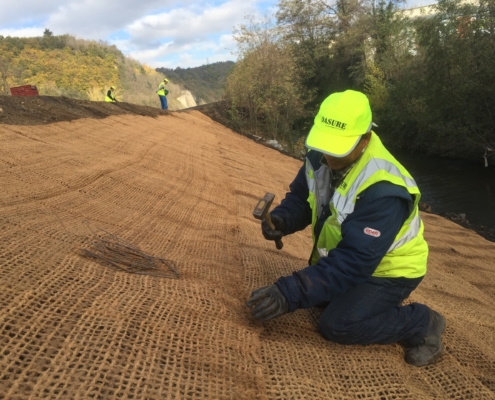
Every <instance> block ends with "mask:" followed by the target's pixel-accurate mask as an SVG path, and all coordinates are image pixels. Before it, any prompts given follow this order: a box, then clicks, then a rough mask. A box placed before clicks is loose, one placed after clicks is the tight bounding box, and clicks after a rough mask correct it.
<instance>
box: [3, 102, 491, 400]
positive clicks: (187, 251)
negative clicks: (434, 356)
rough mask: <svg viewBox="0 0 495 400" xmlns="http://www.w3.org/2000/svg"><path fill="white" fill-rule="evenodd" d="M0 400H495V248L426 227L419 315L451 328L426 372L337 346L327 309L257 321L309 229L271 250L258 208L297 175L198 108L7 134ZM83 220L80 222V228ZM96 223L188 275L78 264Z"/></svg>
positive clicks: (295, 264) (436, 223)
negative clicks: (249, 302)
mask: <svg viewBox="0 0 495 400" xmlns="http://www.w3.org/2000/svg"><path fill="white" fill-rule="evenodd" d="M0 141H1V153H0V182H1V184H2V191H1V192H0V341H1V348H0V370H1V371H2V372H1V379H0V394H1V395H0V397H2V398H6V399H44V398H46V399H54V398H60V399H68V398H79V399H89V398H102V399H113V398H123V399H131V398H134V399H205V398H210V399H284V400H285V399H333V398H335V399H357V398H362V399H363V398H369V399H444V398H445V399H447V398H449V399H469V398H471V399H493V398H495V378H494V377H495V267H494V265H493V264H494V263H493V255H494V254H495V243H492V242H488V241H486V240H484V239H483V238H481V237H480V236H478V235H476V234H475V233H474V232H472V231H469V230H466V229H464V228H462V227H460V226H458V225H456V224H454V223H452V222H450V221H447V220H445V219H442V218H441V217H438V216H435V215H429V214H424V215H423V217H424V220H425V225H426V238H427V240H428V242H429V244H430V248H431V255H430V262H429V272H428V274H427V277H426V278H425V280H424V281H423V282H422V284H421V286H420V288H419V289H418V290H417V291H415V292H414V293H413V295H412V297H411V298H410V299H409V300H408V301H420V302H424V303H426V304H428V305H430V306H431V307H433V308H434V309H436V310H438V311H440V312H441V313H442V314H443V315H445V317H446V318H447V331H446V334H445V344H446V352H445V355H444V357H443V359H442V360H441V361H440V362H439V363H438V364H435V365H433V366H429V367H426V368H415V367H411V366H409V365H407V364H406V363H404V361H403V349H402V348H401V347H400V346H399V345H390V346H380V345H370V346H341V345H338V344H334V343H329V342H327V341H325V340H324V339H323V338H322V337H321V336H320V335H319V334H318V332H317V329H316V326H317V320H318V317H319V312H320V311H319V310H317V309H311V310H299V311H297V312H296V313H294V314H291V315H286V316H284V317H281V318H279V319H277V320H274V321H271V322H267V323H263V324H261V323H258V322H256V321H254V320H253V319H252V318H251V317H250V314H249V312H248V310H247V309H246V307H245V306H244V304H245V301H246V299H247V298H248V296H249V293H250V292H251V290H253V289H255V288H257V287H260V286H262V285H267V284H270V283H272V282H274V281H275V280H276V279H277V278H278V277H279V276H280V275H287V274H290V273H291V272H292V271H294V270H297V269H300V268H302V267H303V266H304V265H305V263H306V260H307V255H308V251H309V250H310V248H311V238H310V234H309V231H305V232H300V233H298V234H295V235H292V236H290V237H287V238H286V239H285V240H284V244H285V246H284V249H283V250H282V251H277V250H275V248H274V246H273V244H272V243H268V242H266V241H265V240H264V239H263V238H262V236H261V234H260V229H259V223H258V221H256V220H254V219H253V217H252V215H251V212H252V209H253V207H254V205H255V204H256V201H257V199H258V197H259V196H262V195H263V194H264V193H265V192H266V191H271V192H273V193H275V194H276V200H275V201H276V202H277V201H280V199H281V198H282V197H283V195H284V193H285V192H286V191H287V190H288V184H289V183H290V182H291V180H292V178H293V177H294V174H295V173H296V171H297V170H298V168H299V167H300V161H297V160H294V159H292V158H289V157H287V156H284V155H282V154H280V153H279V152H277V151H275V150H272V149H269V148H266V147H263V146H261V145H259V144H257V143H254V142H252V141H250V140H249V139H247V138H245V137H243V136H240V135H237V134H235V133H233V132H232V131H230V130H229V129H227V128H225V127H223V126H221V125H220V124H218V123H215V122H213V121H212V120H210V119H209V118H208V117H206V116H204V115H203V114H201V113H199V112H198V111H190V112H177V113H171V114H170V115H158V116H155V117H150V116H142V115H135V114H132V113H126V114H124V115H114V116H110V117H107V118H104V119H95V118H86V119H77V120H73V121H72V122H55V123H49V124H45V125H26V124H24V125H14V124H5V123H4V124H2V123H1V121H0ZM85 222H86V223H85ZM88 225H89V226H90V227H92V228H93V229H95V228H96V227H100V228H104V229H105V230H107V231H109V232H111V233H113V234H115V235H118V236H120V237H122V238H124V239H126V240H127V241H129V242H131V243H132V244H134V245H137V246H140V247H141V248H142V249H143V250H145V251H146V252H148V253H149V254H153V255H158V256H161V257H163V258H167V259H172V260H174V261H176V262H177V265H178V268H179V270H180V273H181V276H180V278H179V279H163V278H156V277H150V276H146V275H132V274H127V273H124V272H117V271H115V270H113V269H111V268H108V267H105V266H102V265H100V264H98V263H96V262H94V261H91V260H89V259H85V258H82V257H80V256H79V255H77V254H76V253H75V251H74V250H75V249H76V248H77V247H78V246H80V245H81V244H82V243H84V242H85V241H87V240H88V238H90V237H91V236H92V234H91V232H90V231H89V229H88Z"/></svg>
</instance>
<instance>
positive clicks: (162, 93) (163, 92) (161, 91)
mask: <svg viewBox="0 0 495 400" xmlns="http://www.w3.org/2000/svg"><path fill="white" fill-rule="evenodd" d="M167 83H168V79H167V78H165V79H164V80H163V82H162V83H160V86H158V90H157V91H156V93H158V97H159V98H160V104H161V105H162V110H168V104H167V94H168V90H167V89H165V85H166V84H167Z"/></svg>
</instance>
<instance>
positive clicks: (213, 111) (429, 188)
mask: <svg viewBox="0 0 495 400" xmlns="http://www.w3.org/2000/svg"><path fill="white" fill-rule="evenodd" d="M193 109H195V110H198V111H200V112H202V113H203V114H205V115H207V116H208V117H210V118H211V119H212V120H214V121H216V122H218V123H220V124H222V125H223V126H226V127H228V128H230V129H232V130H233V131H234V132H236V133H239V134H241V135H243V136H245V137H247V138H249V139H251V140H254V141H255V142H257V143H260V144H262V145H264V146H267V147H271V148H273V149H275V150H277V151H279V152H280V153H282V154H284V155H286V156H289V157H292V158H295V159H299V160H302V158H301V157H297V156H295V155H294V154H291V153H289V152H287V151H286V150H284V149H283V148H280V147H279V146H274V145H273V141H269V140H266V139H264V138H262V137H260V136H256V135H253V134H252V133H250V132H246V131H244V130H242V129H239V127H238V126H236V125H235V123H234V122H233V121H231V120H230V119H229V118H228V116H227V115H225V113H224V112H223V111H224V107H223V103H222V102H218V103H210V104H204V105H201V106H197V107H194V108H193ZM392 152H393V153H394V155H395V154H396V153H398V158H399V161H401V162H402V163H404V165H405V167H406V168H407V169H408V170H409V171H410V172H411V174H412V175H413V176H414V177H415V179H416V180H417V181H418V184H419V185H420V188H421V191H422V194H423V199H426V201H427V202H426V203H422V204H421V207H420V209H421V211H423V212H427V213H429V214H434V215H438V216H440V217H443V218H445V219H448V220H450V221H452V222H455V223H456V224H458V225H460V226H462V227H463V228H466V229H470V230H472V231H474V232H476V233H477V234H478V235H480V236H482V237H483V238H485V239H486V240H489V241H491V242H495V228H494V226H495V222H494V223H490V222H488V223H478V222H472V221H470V218H471V216H470V215H471V212H468V213H464V212H462V213H461V212H458V213H456V212H451V211H445V210H444V208H447V209H449V208H450V209H452V208H454V207H456V208H457V209H461V210H463V208H462V207H463V206H462V205H457V204H455V205H453V204H449V205H448V206H444V207H441V205H440V204H438V203H446V202H447V201H450V202H452V199H453V198H455V197H457V198H461V197H462V196H461V194H462V195H465V194H466V191H467V190H468V189H469V188H468V187H467V185H465V186H466V187H464V189H463V190H462V191H461V190H459V188H458V187H457V186H462V184H460V183H459V182H454V183H453V185H455V186H456V187H453V188H452V187H451V186H453V185H447V187H445V185H443V186H440V185H438V183H437V182H435V181H433V180H432V178H431V176H428V175H427V174H431V175H435V174H436V175H440V176H441V175H442V174H444V173H445V172H447V174H448V176H441V178H440V179H441V180H442V181H445V180H446V179H448V177H454V178H455V179H459V176H460V175H462V174H463V173H465V172H466V170H467V169H468V168H469V167H468V165H467V162H466V161H458V160H446V159H441V160H440V161H438V160H433V162H436V163H438V162H440V163H441V165H440V166H439V165H432V160H431V158H432V157H431V156H419V157H421V158H422V157H427V158H428V162H427V163H425V164H426V165H425V167H426V168H425V171H423V170H422V169H421V167H422V166H423V165H422V164H423V163H422V162H420V163H419V164H420V165H419V166H416V165H414V162H416V163H417V159H416V160H415V158H416V157H418V156H417V155H411V154H405V153H401V152H400V151H394V150H392ZM449 162H450V163H451V164H454V166H453V167H452V166H450V167H449V166H448V165H447V164H448V163H449ZM431 171H435V174H432V172H431ZM472 175H479V173H478V174H469V173H467V174H466V176H465V178H464V180H465V181H469V182H472V180H473V176H472ZM423 177H425V178H424V179H423ZM422 181H423V182H422ZM443 183H445V182H443ZM480 186H487V185H486V184H485V185H480ZM442 191H445V192H447V195H446V196H444V197H446V198H440V200H439V199H437V198H436V197H442V196H436V194H437V192H442ZM455 193H457V196H456V195H455ZM486 195H488V196H489V193H487V194H486ZM473 198H478V199H479V196H478V197H476V196H471V197H470V198H468V199H467V200H466V201H465V203H466V204H471V203H473ZM489 200H490V199H488V202H489ZM463 201H464V200H462V201H461V204H462V202H463ZM430 202H431V203H432V204H429V203H430ZM487 206H489V204H484V205H482V206H479V207H478V208H480V209H485V208H486V207H487ZM459 207H460V208H459ZM454 209H455V208H454ZM468 211H471V210H468ZM484 217H486V215H483V214H481V215H475V218H474V219H475V220H476V219H477V220H483V219H484ZM488 217H489V219H490V220H491V218H492V216H491V215H490V216H488Z"/></svg>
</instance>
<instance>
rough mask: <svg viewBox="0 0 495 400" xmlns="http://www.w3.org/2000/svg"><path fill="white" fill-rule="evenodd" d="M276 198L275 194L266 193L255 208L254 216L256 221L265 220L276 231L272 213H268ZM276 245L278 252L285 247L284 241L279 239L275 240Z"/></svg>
mask: <svg viewBox="0 0 495 400" xmlns="http://www.w3.org/2000/svg"><path fill="white" fill-rule="evenodd" d="M274 198H275V195H274V194H273V193H266V194H265V195H264V196H263V197H262V198H261V199H260V200H259V201H258V204H256V207H254V210H253V216H254V218H256V219H259V220H261V221H263V218H264V219H265V221H266V223H267V224H268V226H269V227H270V228H272V230H276V228H275V225H273V222H272V218H271V216H270V212H269V211H268V210H269V209H270V206H271V205H272V203H273V199H274ZM275 244H276V246H277V249H278V250H281V249H282V247H284V244H283V243H282V239H277V240H275Z"/></svg>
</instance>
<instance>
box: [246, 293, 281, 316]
mask: <svg viewBox="0 0 495 400" xmlns="http://www.w3.org/2000/svg"><path fill="white" fill-rule="evenodd" d="M246 306H247V307H249V308H252V307H254V308H253V309H252V310H251V314H253V316H254V318H256V319H261V320H263V321H268V320H269V319H272V318H277V317H280V316H281V315H284V314H287V312H288V311H289V304H288V303H287V300H286V298H285V296H284V295H283V294H282V292H281V291H280V290H279V288H278V287H277V285H270V286H265V287H262V288H260V289H257V290H255V291H254V292H252V293H251V298H250V299H249V300H248V302H247V303H246Z"/></svg>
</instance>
